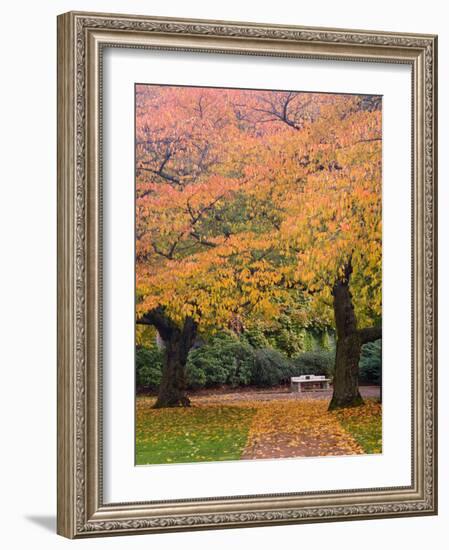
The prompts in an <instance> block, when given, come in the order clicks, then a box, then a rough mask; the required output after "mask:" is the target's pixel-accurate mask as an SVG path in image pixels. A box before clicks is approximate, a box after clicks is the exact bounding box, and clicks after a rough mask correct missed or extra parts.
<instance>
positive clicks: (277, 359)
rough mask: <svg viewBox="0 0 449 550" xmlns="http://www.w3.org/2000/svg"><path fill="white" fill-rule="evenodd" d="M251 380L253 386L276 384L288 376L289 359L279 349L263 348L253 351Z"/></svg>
mask: <svg viewBox="0 0 449 550" xmlns="http://www.w3.org/2000/svg"><path fill="white" fill-rule="evenodd" d="M254 357H255V361H254V367H253V373H252V378H251V382H252V383H253V384H254V385H255V386H260V387H269V386H277V385H278V384H281V383H283V382H285V381H286V380H287V379H288V378H289V376H290V361H289V360H288V359H287V358H286V357H285V356H284V355H282V354H281V353H280V352H279V351H277V350H275V349H272V348H263V349H258V350H256V351H255V354H254Z"/></svg>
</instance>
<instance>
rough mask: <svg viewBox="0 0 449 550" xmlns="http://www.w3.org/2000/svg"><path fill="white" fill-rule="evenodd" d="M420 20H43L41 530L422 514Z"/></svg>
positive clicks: (426, 109) (429, 466) (424, 195)
mask: <svg viewBox="0 0 449 550" xmlns="http://www.w3.org/2000/svg"><path fill="white" fill-rule="evenodd" d="M436 55H437V38H436V36H433V35H422V34H403V33H387V32H374V31H360V30H357V31H355V30H338V29H321V28H304V27H295V26H280V25H276V26H275V25H263V24H254V23H236V22H221V21H194V20H186V19H179V20H177V19H168V18H167V19H165V18H154V17H141V16H128V15H109V14H96V13H75V12H70V13H66V14H64V15H61V16H59V17H58V346H59V348H58V532H59V534H61V535H63V536H66V537H70V538H83V537H89V536H103V535H119V534H134V533H151V532H162V531H180V530H190V529H216V528H229V527H246V526H247V527H250V526H260V525H276V524H287V523H305V522H318V521H337V520H351V519H370V518H386V517H400V516H420V515H428V514H436V512H437V438H436V410H437V409H436V398H437V394H436V363H437V361H436V352H437V342H436V335H437V326H436V322H437V311H436V307H437V306H436V296H437V286H436V285H437V280H436V275H437V270H436V261H437V257H436V255H437V247H436V211H437V210H436V198H437V194H436V153H437V151H436V147H437V135H436V91H437V83H436V77H437V66H436V59H437V57H436Z"/></svg>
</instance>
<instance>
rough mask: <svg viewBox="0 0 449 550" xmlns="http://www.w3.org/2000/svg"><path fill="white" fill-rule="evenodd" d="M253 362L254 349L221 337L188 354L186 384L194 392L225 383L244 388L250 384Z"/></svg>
mask: <svg viewBox="0 0 449 550" xmlns="http://www.w3.org/2000/svg"><path fill="white" fill-rule="evenodd" d="M253 363H254V350H253V348H252V347H251V346H250V345H249V344H248V343H247V342H246V341H244V340H241V339H239V338H238V337H236V336H232V335H228V334H220V335H218V336H215V337H214V338H212V339H211V340H210V342H208V343H207V344H205V345H204V346H202V347H200V348H197V349H194V350H192V351H191V352H190V353H189V357H188V359H187V380H188V385H189V387H191V388H195V389H196V388H201V387H214V386H222V385H224V384H228V385H230V386H243V385H247V384H249V383H250V381H251V373H252V369H253Z"/></svg>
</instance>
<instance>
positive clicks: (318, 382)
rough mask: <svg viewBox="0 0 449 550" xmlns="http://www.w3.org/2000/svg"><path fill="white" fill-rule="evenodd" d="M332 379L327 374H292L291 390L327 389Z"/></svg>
mask: <svg viewBox="0 0 449 550" xmlns="http://www.w3.org/2000/svg"><path fill="white" fill-rule="evenodd" d="M330 381H331V379H330V378H326V377H325V376H315V375H314V374H303V375H302V376H292V377H291V378H290V389H291V391H296V392H299V393H301V392H304V391H326V390H328V389H329V383H330Z"/></svg>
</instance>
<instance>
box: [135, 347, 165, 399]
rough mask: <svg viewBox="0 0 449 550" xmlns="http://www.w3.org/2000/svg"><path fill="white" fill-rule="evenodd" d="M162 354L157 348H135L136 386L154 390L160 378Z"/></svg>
mask: <svg viewBox="0 0 449 550" xmlns="http://www.w3.org/2000/svg"><path fill="white" fill-rule="evenodd" d="M163 360H164V352H163V351H162V350H160V349H159V348H158V347H157V346H153V347H151V348H147V347H143V346H137V347H136V385H137V387H140V388H145V389H150V390H155V389H157V388H158V387H159V384H160V383H161V378H162V364H163Z"/></svg>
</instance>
